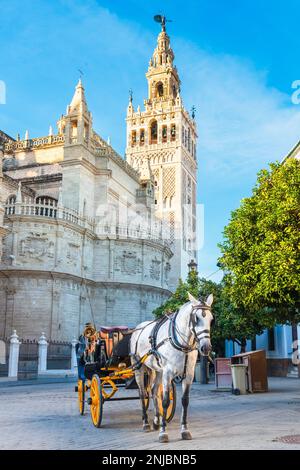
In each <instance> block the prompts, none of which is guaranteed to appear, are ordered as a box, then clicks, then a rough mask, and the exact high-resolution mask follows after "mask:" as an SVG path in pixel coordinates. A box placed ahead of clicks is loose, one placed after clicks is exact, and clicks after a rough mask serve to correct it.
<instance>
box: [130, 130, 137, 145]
mask: <svg viewBox="0 0 300 470" xmlns="http://www.w3.org/2000/svg"><path fill="white" fill-rule="evenodd" d="M135 144H136V131H132V132H131V146H132V147H134V145H135Z"/></svg>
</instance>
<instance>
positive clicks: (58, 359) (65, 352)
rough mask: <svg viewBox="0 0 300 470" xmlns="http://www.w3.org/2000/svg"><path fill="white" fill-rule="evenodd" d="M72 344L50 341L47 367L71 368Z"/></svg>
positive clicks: (52, 368)
mask: <svg viewBox="0 0 300 470" xmlns="http://www.w3.org/2000/svg"><path fill="white" fill-rule="evenodd" d="M71 354H72V344H71V343H66V342H58V341H50V342H49V344H48V350H47V369H48V370H55V369H56V370H62V369H63V370H65V369H70V368H71Z"/></svg>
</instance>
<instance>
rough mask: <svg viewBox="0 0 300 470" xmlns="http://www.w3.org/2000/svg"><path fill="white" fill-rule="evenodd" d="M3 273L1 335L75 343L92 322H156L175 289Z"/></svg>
mask: <svg viewBox="0 0 300 470" xmlns="http://www.w3.org/2000/svg"><path fill="white" fill-rule="evenodd" d="M6 275H8V277H5V276H3V275H0V337H7V336H9V335H10V334H11V331H12V330H13V329H17V331H18V332H20V335H21V336H22V338H23V339H30V340H33V339H35V338H38V337H39V335H40V334H41V331H43V332H45V334H46V337H47V338H49V339H50V340H59V341H71V340H72V339H73V338H74V337H75V338H76V337H78V335H79V334H80V332H81V331H82V329H83V327H84V324H85V323H86V322H95V324H96V326H97V327H100V326H101V325H120V324H123V325H127V326H130V327H133V326H136V325H137V324H138V323H140V322H142V321H144V320H146V319H152V318H153V316H152V311H153V309H154V308H155V307H156V306H158V305H160V304H161V303H162V302H163V301H165V300H166V299H167V297H168V296H169V291H167V290H163V289H160V288H155V287H150V286H143V285H140V284H136V285H135V284H126V283H123V284H121V283H120V284H118V283H114V282H111V283H105V282H102V283H100V282H99V283H95V282H91V281H85V280H84V279H82V278H75V277H73V276H70V275H66V274H63V275H62V274H58V273H56V274H55V273H50V272H33V271H27V272H26V271H22V270H21V271H17V270H11V271H10V272H9V273H8V272H7V273H6Z"/></svg>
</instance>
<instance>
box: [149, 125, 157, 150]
mask: <svg viewBox="0 0 300 470" xmlns="http://www.w3.org/2000/svg"><path fill="white" fill-rule="evenodd" d="M150 143H151V144H157V121H153V122H152V123H151V126H150Z"/></svg>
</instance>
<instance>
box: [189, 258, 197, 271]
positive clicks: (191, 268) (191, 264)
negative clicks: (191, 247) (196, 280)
mask: <svg viewBox="0 0 300 470" xmlns="http://www.w3.org/2000/svg"><path fill="white" fill-rule="evenodd" d="M197 267H198V265H197V263H196V261H195V260H193V259H192V260H191V261H190V262H189V263H188V268H189V273H191V272H192V271H194V272H197Z"/></svg>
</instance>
